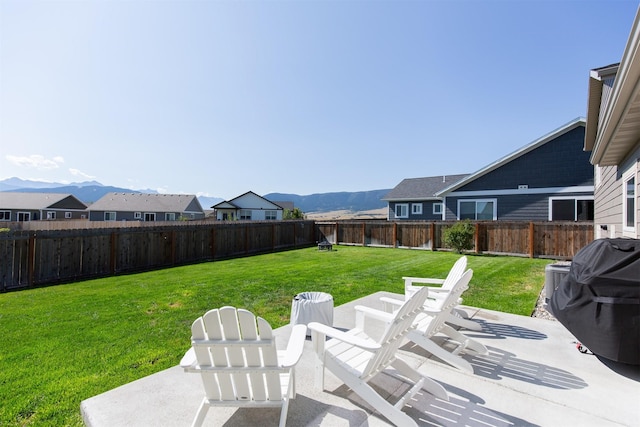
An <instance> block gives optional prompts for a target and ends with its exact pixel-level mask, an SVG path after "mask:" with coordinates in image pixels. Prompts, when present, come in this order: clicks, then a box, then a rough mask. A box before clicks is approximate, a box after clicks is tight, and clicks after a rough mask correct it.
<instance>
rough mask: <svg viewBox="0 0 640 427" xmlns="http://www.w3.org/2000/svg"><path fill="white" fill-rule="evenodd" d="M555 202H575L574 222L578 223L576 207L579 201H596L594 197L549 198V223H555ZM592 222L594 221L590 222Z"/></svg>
mask: <svg viewBox="0 0 640 427" xmlns="http://www.w3.org/2000/svg"><path fill="white" fill-rule="evenodd" d="M554 200H573V202H574V203H573V220H574V221H577V220H578V218H577V216H578V207H577V206H576V205H577V203H578V200H594V197H593V196H553V197H549V217H548V219H549V221H553V219H552V218H553V201H554ZM589 221H592V220H589Z"/></svg>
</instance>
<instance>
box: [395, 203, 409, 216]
mask: <svg viewBox="0 0 640 427" xmlns="http://www.w3.org/2000/svg"><path fill="white" fill-rule="evenodd" d="M408 217H409V204H407V203H397V204H396V218H408Z"/></svg>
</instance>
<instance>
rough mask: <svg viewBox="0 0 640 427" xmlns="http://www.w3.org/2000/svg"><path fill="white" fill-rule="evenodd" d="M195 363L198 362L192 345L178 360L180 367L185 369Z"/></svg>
mask: <svg viewBox="0 0 640 427" xmlns="http://www.w3.org/2000/svg"><path fill="white" fill-rule="evenodd" d="M197 364H198V362H197V360H196V351H195V350H194V348H193V347H191V348H190V349H189V350H188V351H187V352H186V353H185V354H184V356H182V359H181V360H180V367H181V368H184V369H187V368H192V367H194V366H195V365H197Z"/></svg>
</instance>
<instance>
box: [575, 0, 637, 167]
mask: <svg viewBox="0 0 640 427" xmlns="http://www.w3.org/2000/svg"><path fill="white" fill-rule="evenodd" d="M639 17H640V9H638V12H637V13H636V17H635V19H634V21H633V26H632V28H631V33H630V34H629V39H628V40H627V45H626V47H625V50H624V53H623V55H622V60H621V61H620V64H619V66H617V67H616V68H615V70H612V71H614V72H615V81H614V84H613V87H612V88H611V92H610V94H606V95H607V96H606V97H605V96H604V95H603V85H602V71H601V70H602V68H599V69H595V70H592V72H591V73H590V78H589V102H588V115H587V130H588V132H587V133H586V135H585V142H584V148H585V150H587V151H588V150H591V151H592V153H591V159H590V161H591V163H592V164H594V165H596V164H597V165H601V166H612V165H618V164H620V162H622V160H624V159H625V158H626V157H627V155H628V154H629V153H630V152H631V150H632V149H633V148H634V147H635V146H636V145H637V144H638V139H640V58H639V57H638V56H639V54H640V23H639V19H640V18H639ZM605 68H606V67H605ZM603 98H605V99H603ZM605 103H606V104H605ZM601 104H603V108H601Z"/></svg>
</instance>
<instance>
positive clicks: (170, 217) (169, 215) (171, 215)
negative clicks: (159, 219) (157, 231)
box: [164, 212, 176, 221]
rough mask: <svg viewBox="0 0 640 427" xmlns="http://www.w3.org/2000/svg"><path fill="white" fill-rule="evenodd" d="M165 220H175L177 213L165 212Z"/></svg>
mask: <svg viewBox="0 0 640 427" xmlns="http://www.w3.org/2000/svg"><path fill="white" fill-rule="evenodd" d="M164 220H165V221H175V220H176V214H175V213H174V212H165V214H164Z"/></svg>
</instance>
